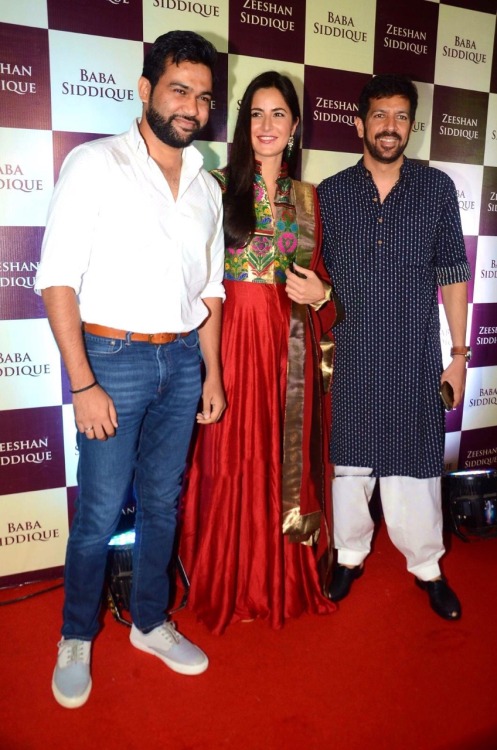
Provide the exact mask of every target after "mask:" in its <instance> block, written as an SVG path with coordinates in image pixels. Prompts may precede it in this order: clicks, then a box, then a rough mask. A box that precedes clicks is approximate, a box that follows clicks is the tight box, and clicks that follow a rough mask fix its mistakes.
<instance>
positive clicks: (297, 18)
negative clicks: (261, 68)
mask: <svg viewBox="0 0 497 750" xmlns="http://www.w3.org/2000/svg"><path fill="white" fill-rule="evenodd" d="M310 1H311V2H313V0H310ZM228 43H229V47H228V49H229V52H232V53H234V54H237V55H249V56H250V57H262V58H267V57H269V58H270V59H271V60H285V61H287V62H296V63H303V62H304V50H305V2H304V0H286V2H285V3H266V2H259V1H258V0H230V10H229V37H228Z"/></svg>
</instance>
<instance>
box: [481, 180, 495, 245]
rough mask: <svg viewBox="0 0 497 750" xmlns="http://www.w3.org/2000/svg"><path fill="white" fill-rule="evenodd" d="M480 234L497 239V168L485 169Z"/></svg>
mask: <svg viewBox="0 0 497 750" xmlns="http://www.w3.org/2000/svg"><path fill="white" fill-rule="evenodd" d="M479 232H480V234H481V235H485V236H488V235H489V236H491V237H497V167H483V184H482V188H481V205H480V229H479Z"/></svg>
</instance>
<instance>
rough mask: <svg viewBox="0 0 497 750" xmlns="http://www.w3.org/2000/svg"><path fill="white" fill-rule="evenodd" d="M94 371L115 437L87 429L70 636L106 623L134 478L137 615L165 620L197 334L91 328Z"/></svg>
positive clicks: (71, 562) (195, 383) (68, 568)
mask: <svg viewBox="0 0 497 750" xmlns="http://www.w3.org/2000/svg"><path fill="white" fill-rule="evenodd" d="M85 340H86V349H87V354H88V358H89V361H90V363H91V366H92V369H93V372H94V374H95V378H96V379H97V380H98V382H99V383H100V385H101V386H102V388H103V389H104V390H105V391H106V392H107V393H108V394H109V396H110V397H111V398H112V399H113V401H114V404H115V407H116V410H117V420H118V424H119V427H118V428H117V431H116V435H115V437H112V438H108V439H107V440H105V441H100V440H88V439H87V438H86V437H85V436H84V435H82V434H80V433H79V432H78V435H77V441H78V448H79V463H78V490H79V492H78V500H77V503H76V514H75V518H74V521H73V524H72V527H71V531H70V534H69V541H68V545H67V553H66V564H65V602H64V624H63V628H62V635H63V636H64V638H66V639H68V638H79V639H81V640H91V639H92V638H94V636H95V635H96V633H97V632H98V629H99V613H100V605H101V597H102V589H103V585H104V579H105V568H106V563H107V553H108V543H109V540H110V539H111V537H112V535H113V533H114V531H115V529H116V527H117V525H118V523H119V519H120V515H121V508H122V507H123V505H124V503H125V502H126V499H127V496H128V491H129V487H130V484H131V483H132V482H133V481H134V486H135V495H136V538H135V544H134V550H133V578H132V591H131V605H130V608H131V617H132V619H133V622H134V623H135V625H136V626H137V627H138V628H140V629H141V630H144V631H146V630H150V629H152V628H154V627H155V626H157V625H159V624H161V623H162V622H163V621H164V619H165V612H166V608H167V605H168V598H169V579H168V574H167V567H168V564H169V561H170V559H171V555H172V550H173V544H174V537H175V531H176V516H177V507H178V497H179V493H180V489H181V481H182V476H183V471H184V468H185V462H186V456H187V452H188V447H189V443H190V439H191V435H192V430H193V425H194V422H195V414H196V412H197V409H198V401H199V398H200V393H201V370H200V362H201V355H200V348H199V343H198V334H197V332H196V331H193V332H192V333H190V334H189V335H188V336H186V337H185V338H180V339H176V340H175V341H172V342H171V343H169V344H165V345H154V344H148V343H144V342H134V341H133V342H131V341H129V340H125V341H119V340H115V339H110V338H103V337H100V336H94V335H91V334H85Z"/></svg>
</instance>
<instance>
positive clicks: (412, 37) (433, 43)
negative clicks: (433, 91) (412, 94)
mask: <svg viewBox="0 0 497 750" xmlns="http://www.w3.org/2000/svg"><path fill="white" fill-rule="evenodd" d="M437 28H438V6H437V5H436V4H434V3H427V2H426V0H410V2H409V3H399V1H398V0H377V3H376V28H375V53H374V73H375V74H379V73H403V74H404V75H408V76H410V77H411V78H413V79H414V80H415V81H424V82H427V83H433V81H434V76H435V58H436V53H437Z"/></svg>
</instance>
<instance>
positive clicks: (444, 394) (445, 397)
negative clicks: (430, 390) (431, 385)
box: [440, 380, 454, 411]
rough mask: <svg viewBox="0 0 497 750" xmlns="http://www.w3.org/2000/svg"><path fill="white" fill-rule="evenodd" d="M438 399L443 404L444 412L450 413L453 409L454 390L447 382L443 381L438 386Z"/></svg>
mask: <svg viewBox="0 0 497 750" xmlns="http://www.w3.org/2000/svg"><path fill="white" fill-rule="evenodd" d="M440 398H441V399H442V401H443V403H444V406H445V411H452V409H453V408H454V390H453V388H452V386H451V384H450V383H449V382H448V381H447V380H444V382H443V383H442V385H441V386H440Z"/></svg>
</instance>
